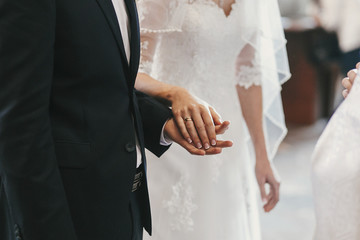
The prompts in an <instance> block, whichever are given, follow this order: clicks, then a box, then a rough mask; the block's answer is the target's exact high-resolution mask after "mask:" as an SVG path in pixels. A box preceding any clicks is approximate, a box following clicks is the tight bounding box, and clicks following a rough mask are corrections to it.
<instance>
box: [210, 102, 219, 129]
mask: <svg viewBox="0 0 360 240" xmlns="http://www.w3.org/2000/svg"><path fill="white" fill-rule="evenodd" d="M209 111H210V114H211V117H212V119H213V122H214V124H215V125H221V123H222V120H221V117H220V114H219V113H218V112H216V110H215V109H214V108H213V107H210V106H209Z"/></svg>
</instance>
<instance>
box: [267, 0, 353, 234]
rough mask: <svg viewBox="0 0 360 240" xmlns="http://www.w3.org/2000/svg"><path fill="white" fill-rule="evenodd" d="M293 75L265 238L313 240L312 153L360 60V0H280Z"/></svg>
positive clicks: (288, 85)
mask: <svg viewBox="0 0 360 240" xmlns="http://www.w3.org/2000/svg"><path fill="white" fill-rule="evenodd" d="M279 5H280V10H281V14H282V20H283V26H284V29H285V37H286V39H287V41H288V44H287V50H288V55H289V62H290V70H291V73H292V78H291V79H290V80H289V81H288V82H287V83H285V84H284V86H283V92H282V97H283V104H284V111H285V118H286V122H287V125H288V128H289V133H288V136H287V137H286V139H285V141H284V142H283V144H282V145H281V146H280V149H279V151H278V154H277V156H276V158H275V160H274V161H275V166H276V168H277V170H278V172H279V174H280V176H281V180H282V186H281V198H280V203H279V205H278V206H277V207H276V209H275V210H274V211H273V212H271V213H269V214H264V213H262V214H261V222H262V229H263V232H262V234H263V240H311V239H312V238H313V232H314V229H315V215H314V207H313V200H312V188H311V176H310V168H311V154H312V151H313V149H314V147H315V144H316V141H317V139H318V137H319V136H320V134H321V132H322V131H323V129H324V127H325V126H326V123H327V122H328V120H329V118H330V117H331V115H332V113H333V112H334V110H335V109H336V107H337V106H338V105H339V104H340V103H341V101H342V100H343V98H342V95H341V91H342V90H343V88H342V86H341V80H342V78H343V77H344V76H345V75H346V72H347V71H349V70H350V69H352V68H354V66H355V64H356V63H357V62H359V61H360V59H359V50H360V49H359V48H360V14H358V13H357V9H359V7H360V0H345V1H342V0H279Z"/></svg>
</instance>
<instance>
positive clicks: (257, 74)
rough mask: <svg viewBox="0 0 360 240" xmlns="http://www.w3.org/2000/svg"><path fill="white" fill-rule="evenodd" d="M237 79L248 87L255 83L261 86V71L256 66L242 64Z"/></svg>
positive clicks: (238, 82) (240, 83) (241, 84)
mask: <svg viewBox="0 0 360 240" xmlns="http://www.w3.org/2000/svg"><path fill="white" fill-rule="evenodd" d="M236 81H237V84H239V85H240V86H241V87H244V88H246V89H248V88H250V87H251V86H253V85H256V86H261V71H260V70H259V69H258V68H256V67H250V66H241V67H240V71H239V73H238V74H237V76H236Z"/></svg>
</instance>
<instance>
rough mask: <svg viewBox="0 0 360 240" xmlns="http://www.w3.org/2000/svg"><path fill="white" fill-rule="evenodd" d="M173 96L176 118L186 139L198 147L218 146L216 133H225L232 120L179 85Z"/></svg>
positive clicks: (173, 108)
mask: <svg viewBox="0 0 360 240" xmlns="http://www.w3.org/2000/svg"><path fill="white" fill-rule="evenodd" d="M174 92H175V93H174V94H173V98H172V101H171V102H172V111H173V114H174V119H175V121H176V124H177V126H178V127H179V129H180V132H181V134H182V136H183V137H184V139H186V141H187V142H188V143H193V144H194V145H195V146H196V147H197V148H198V149H201V148H204V149H205V150H207V149H209V148H210V147H211V146H213V147H214V146H216V135H217V134H222V133H224V132H225V131H226V130H227V128H228V127H229V124H230V122H228V121H224V122H222V120H221V117H220V115H219V114H218V113H217V112H216V111H215V109H214V108H213V107H211V106H210V105H209V104H207V103H206V102H205V101H203V100H201V99H198V98H196V97H193V96H192V95H191V94H189V93H188V92H187V91H186V89H184V88H180V87H177V88H175V90H174Z"/></svg>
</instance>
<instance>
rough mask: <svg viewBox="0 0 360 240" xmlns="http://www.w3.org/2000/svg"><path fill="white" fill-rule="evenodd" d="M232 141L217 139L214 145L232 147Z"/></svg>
mask: <svg viewBox="0 0 360 240" xmlns="http://www.w3.org/2000/svg"><path fill="white" fill-rule="evenodd" d="M232 145H233V142H232V141H229V140H225V141H224V140H217V141H216V147H218V148H229V147H232Z"/></svg>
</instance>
